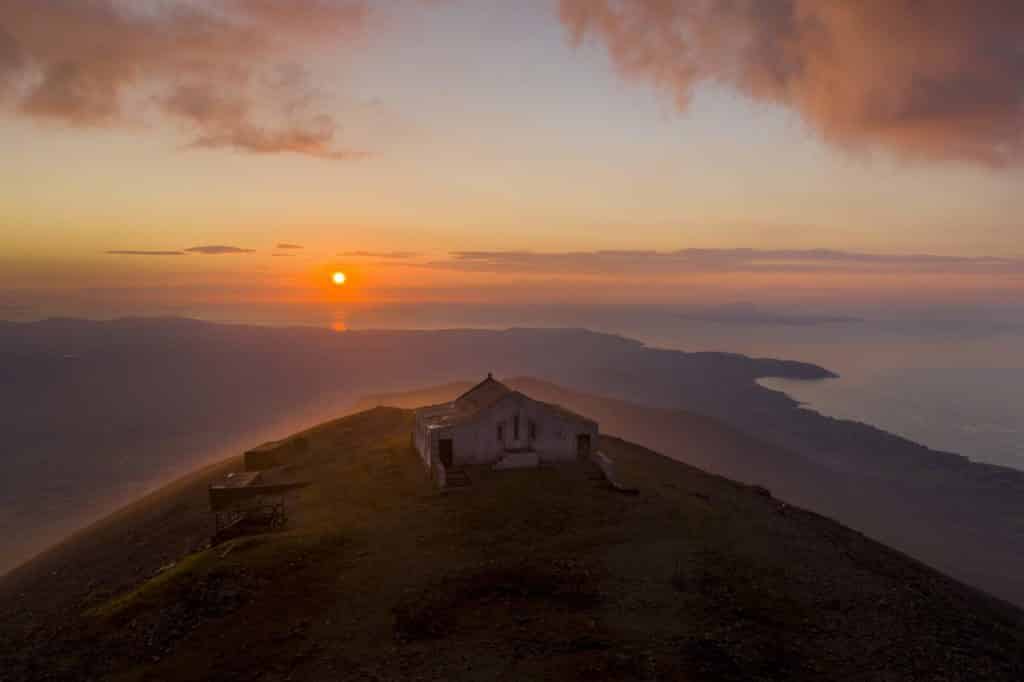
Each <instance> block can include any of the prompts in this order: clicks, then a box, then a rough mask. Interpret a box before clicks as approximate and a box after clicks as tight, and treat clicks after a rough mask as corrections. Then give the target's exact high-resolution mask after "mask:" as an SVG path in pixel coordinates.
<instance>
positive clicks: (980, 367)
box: [346, 306, 1024, 470]
mask: <svg viewBox="0 0 1024 682" xmlns="http://www.w3.org/2000/svg"><path fill="white" fill-rule="evenodd" d="M511 308H512V307H509V308H501V307H499V308H493V307H488V306H479V307H474V306H463V307H457V308H453V307H445V306H440V307H438V308H437V309H433V308H431V307H429V306H428V307H426V308H418V309H415V310H409V309H405V308H404V307H403V308H399V309H387V308H381V309H377V310H374V311H364V312H362V313H360V314H356V315H353V316H352V317H351V319H350V320H349V321H348V322H347V323H346V328H349V329H360V328H398V327H415V328H422V329H436V328H447V327H483V328H505V327H508V326H541V327H546V326H558V327H562V326H572V327H583V328H587V329H591V330H594V331H601V332H607V333H612V334H618V335H621V336H626V337H629V338H633V339H636V340H638V341H642V342H644V343H646V344H648V345H650V346H655V347H659V348H670V349H676V350H683V351H722V352H733V353H741V354H744V355H749V356H753V357H772V358H782V359H788V360H800V361H804V362H811V363H814V364H817V365H821V366H822V367H825V368H826V369H829V370H831V371H832V372H834V373H836V374H838V375H839V377H838V378H835V379H824V380H815V381H801V380H791V379H763V380H761V384H762V385H763V386H765V387H767V388H770V389H774V390H778V391H783V392H784V393H786V394H788V395H789V396H790V397H792V398H793V399H794V400H797V401H799V402H800V403H801V404H802V406H803V407H804V409H809V410H815V411H817V412H820V413H822V414H825V415H828V416H832V417H836V418H841V419H850V420H854V421H859V422H864V423H867V424H871V425H873V426H876V427H878V428H881V429H884V430H886V431H889V432H891V433H895V434H898V435H900V436H904V437H906V438H909V439H910V440H913V441H916V442H918V443H921V444H923V445H926V446H928V447H930V448H933V449H936V450H944V451H947V452H955V453H958V454H961V455H964V456H966V457H969V458H970V459H972V460H975V461H980V462H987V463H990V464H997V465H1001V466H1006V467H1012V468H1016V469H1021V470H1024V324H1018V323H1015V322H1013V321H1007V320H1003V319H999V318H998V317H995V318H993V316H991V315H986V316H978V317H974V318H972V317H969V316H967V315H960V316H959V319H957V315H956V314H955V311H951V312H949V313H947V314H946V315H943V314H941V313H940V314H937V313H935V312H929V313H927V314H922V315H921V316H920V317H917V318H915V317H906V316H899V317H897V316H892V315H890V316H888V317H878V318H871V317H849V318H846V317H843V316H813V315H811V316H806V317H801V316H794V315H772V314H765V313H761V312H758V313H757V314H747V313H748V312H750V311H746V310H745V309H743V310H740V311H739V312H738V313H737V312H736V311H733V310H732V309H731V308H729V309H726V311H725V314H722V311H721V310H718V309H711V310H705V311H703V312H701V311H697V312H694V311H693V310H688V309H684V311H683V312H682V313H680V312H679V309H678V308H672V307H662V306H551V307H547V306H520V307H514V308H515V309H511Z"/></svg>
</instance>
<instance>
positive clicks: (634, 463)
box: [0, 408, 1024, 680]
mask: <svg viewBox="0 0 1024 682" xmlns="http://www.w3.org/2000/svg"><path fill="white" fill-rule="evenodd" d="M411 424H412V415H411V413H410V412H407V411H403V410H399V409H386V408H380V409H375V410H371V411H368V412H363V413H360V414H357V415H354V416H352V417H347V418H344V419H341V420H337V421H335V422H331V423H328V424H325V425H323V426H321V427H318V428H316V429H313V430H311V431H309V432H305V433H304V434H303V435H304V436H305V438H306V439H307V440H308V442H309V443H310V452H311V454H310V456H309V459H308V460H307V461H306V462H305V463H304V464H303V469H304V472H305V475H307V476H308V477H309V478H310V479H311V480H312V481H313V485H311V486H310V487H309V488H307V489H305V490H304V491H302V492H301V493H300V494H299V496H298V499H297V500H296V501H295V502H294V504H293V505H292V519H291V523H290V524H289V526H288V527H287V528H286V530H285V531H283V532H280V533H275V534H270V535H264V536H258V537H252V538H243V539H239V540H235V541H232V542H229V543H227V544H223V545H219V546H217V547H213V548H205V547H204V546H203V544H202V538H203V537H204V536H205V535H206V534H207V533H208V532H209V530H210V528H209V526H210V521H209V519H208V518H206V516H205V514H204V508H205V485H206V484H207V482H208V481H209V480H211V479H212V478H213V477H215V476H216V475H219V474H222V473H223V472H224V471H226V470H228V469H230V468H232V467H233V466H237V462H227V463H225V464H224V465H220V466H219V467H215V468H213V469H208V470H205V471H203V472H199V473H197V474H195V475H193V476H192V477H190V478H189V479H186V480H183V481H180V482H178V483H176V484H175V485H174V486H172V487H171V488H169V489H166V490H164V491H161V492H160V493H159V494H157V495H154V496H151V497H149V498H147V499H145V500H142V501H140V502H138V503H136V504H135V505H132V506H131V507H130V508H127V509H125V510H123V511H122V512H121V513H119V514H117V515H115V516H114V517H112V518H110V519H107V520H106V521H104V522H103V523H101V524H98V525H97V526H95V527H93V528H91V529H88V530H87V531H84V532H82V533H80V534H78V535H77V536H76V537H75V538H73V539H72V540H71V541H69V542H67V543H65V544H63V545H61V546H59V547H57V548H55V549H54V550H51V551H50V552H48V553H46V554H44V555H43V556H41V557H39V558H37V559H36V560H34V561H32V562H30V563H29V564H27V565H26V566H23V567H21V568H20V569H18V570H16V571H15V572H13V573H12V574H11V575H9V576H7V577H6V578H5V579H3V580H2V581H0V628H2V630H0V663H2V664H0V671H3V673H0V675H7V676H8V677H9V679H18V680H42V679H88V678H100V677H102V678H104V679H112V680H205V679H285V678H288V677H289V676H290V677H291V679H314V680H318V679H367V680H369V679H409V678H414V679H494V678H496V677H504V678H506V679H541V678H547V679H550V678H555V677H558V678H563V679H654V678H659V679H755V680H756V679H858V680H860V679H886V680H892V679H979V678H985V679H1007V680H1010V679H1020V678H1021V675H1022V674H1024V655H1022V653H1021V652H1022V651H1024V646H1022V645H1024V627H1022V626H1024V615H1022V613H1021V612H1020V611H1018V610H1016V609H1015V608H1013V607H1010V606H1008V605H1005V604H1003V603H1001V602H998V601H996V600H993V599H991V598H988V597H986V596H984V595H982V594H980V593H978V592H976V591H975V590H973V589H971V588H968V587H965V586H963V585H961V584H959V583H957V582H955V581H953V580H951V579H948V578H946V577H944V576H942V575H940V574H938V573H936V572H934V571H932V570H930V569H928V568H927V567H925V566H923V565H921V564H919V563H917V562H915V561H912V560H910V559H908V558H907V557H905V556H904V555H902V554H900V553H898V552H895V551H893V550H891V549H888V548H886V547H884V546H882V545H879V544H877V543H875V542H873V541H871V540H868V539H866V538H864V537H863V536H861V535H859V534H857V533H854V532H852V531H850V530H848V529H846V528H843V527H842V526H840V525H838V524H836V523H834V522H832V521H830V520H828V519H825V518H823V517H820V516H817V515H815V514H811V513H808V512H805V511H802V510H799V509H796V508H794V507H791V506H788V505H786V504H785V503H783V502H780V501H778V500H776V499H774V498H772V497H771V496H768V495H766V494H765V492H764V491H763V490H758V489H755V488H750V487H748V486H744V485H740V484H737V483H733V482H731V481H728V480H725V479H722V478H718V477H715V476H712V475H709V474H705V473H703V472H701V471H699V470H697V469H694V468H691V467H688V466H686V465H683V464H680V463H678V462H674V461H672V460H669V459H667V458H665V457H662V456H660V455H657V454H655V453H653V452H651V451H648V450H645V449H643V448H640V447H638V446H635V445H631V444H629V443H627V442H624V441H620V440H617V439H615V438H609V437H605V438H603V439H602V442H601V447H602V448H603V449H604V450H605V451H606V452H607V453H609V454H610V455H611V456H613V457H614V458H615V460H616V463H617V467H618V471H619V475H620V477H621V478H622V479H623V481H624V482H625V483H627V484H629V485H631V486H635V487H637V488H638V489H639V490H640V494H639V495H636V496H626V495H621V494H618V493H615V492H614V491H612V490H610V489H608V488H607V487H605V486H603V485H601V484H600V482H599V481H595V480H593V479H592V478H591V477H590V476H589V475H588V470H587V469H586V468H585V467H582V466H568V467H563V468H552V469H544V470H534V471H518V472H506V473H503V474H492V475H489V476H484V477H483V478H479V477H478V478H477V479H476V480H475V481H474V485H473V486H472V487H471V488H470V489H468V490H466V491H464V492H461V493H459V494H452V495H441V494H439V493H437V492H436V491H435V490H434V489H433V488H432V487H431V485H430V484H429V482H428V481H427V479H426V476H425V475H424V473H423V471H422V467H421V465H420V463H419V460H418V458H417V456H416V454H415V453H414V452H413V451H412V450H411V448H410V446H409V432H410V429H411ZM171 557H173V559H170V558H171ZM170 560H173V561H174V562H175V563H174V564H173V565H172V566H168V564H169V563H170ZM161 567H164V570H162V571H159V572H158V569H160V568H161Z"/></svg>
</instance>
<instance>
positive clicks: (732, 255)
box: [425, 249, 1024, 276]
mask: <svg viewBox="0 0 1024 682" xmlns="http://www.w3.org/2000/svg"><path fill="white" fill-rule="evenodd" d="M425 266H426V267H432V268H440V269H449V270H462V271H469V272H501V273H540V274H566V275H631V276H638V275H640V276H642V275H652V276H665V275H673V274H686V273H702V272H720V273H722V272H822V273H825V272H870V271H876V272H936V273H945V272H948V273H983V274H984V273H993V274H1011V275H1018V276H1020V275H1024V260H1021V259H1014V258H994V257H979V258H971V257H960V256H935V255H928V254H910V255H884V254H869V253H857V252H848V251H836V250H828V249H812V250H760V249H683V250H679V251H626V250H624V251H578V252H565V253H537V252H533V251H456V252H453V253H452V254H451V258H450V259H449V260H443V261H433V262H431V263H427V264H425Z"/></svg>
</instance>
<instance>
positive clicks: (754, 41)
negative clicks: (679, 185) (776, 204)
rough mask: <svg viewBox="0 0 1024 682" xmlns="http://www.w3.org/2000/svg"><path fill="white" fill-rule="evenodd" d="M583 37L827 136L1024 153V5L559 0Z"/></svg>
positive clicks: (641, 72) (675, 87)
mask: <svg viewBox="0 0 1024 682" xmlns="http://www.w3.org/2000/svg"><path fill="white" fill-rule="evenodd" d="M560 13H561V18H562V21H563V22H564V24H565V25H566V26H567V28H568V30H569V33H570V35H571V37H572V39H573V40H574V41H576V42H579V41H582V40H584V39H585V38H586V37H587V36H589V35H593V36H595V37H597V38H599V39H600V40H602V41H603V42H604V43H605V45H606V46H607V48H608V51H609V53H610V55H611V57H612V59H613V61H614V63H615V65H616V66H617V68H618V69H619V71H620V72H621V73H622V74H623V75H624V76H626V77H628V78H637V79H641V80H644V81H648V82H650V83H653V84H654V85H655V86H657V87H659V88H661V89H663V90H666V91H667V92H669V93H671V94H672V95H673V96H674V97H675V99H676V101H677V103H678V104H679V106H680V107H681V108H683V107H686V105H687V103H688V102H689V100H690V97H691V96H692V94H693V91H694V88H695V87H696V86H698V85H700V84H702V83H716V84H723V85H726V86H730V87H733V88H736V89H737V90H739V91H740V92H742V93H744V94H746V95H747V96H749V97H752V98H754V99H756V100H761V101H765V102H771V103H774V104H779V105H782V106H785V107H789V108H791V109H793V110H795V111H797V112H798V113H799V114H800V115H801V116H802V117H803V118H804V120H805V121H807V122H808V123H809V124H810V125H811V126H813V127H814V128H815V129H817V130H818V131H819V132H820V133H821V134H822V135H823V136H824V137H825V138H826V139H827V140H829V141H830V142H833V143H836V144H839V145H843V146H848V147H868V148H871V147H880V148H886V149H889V150H892V151H894V152H896V153H897V154H899V155H901V156H904V157H909V158H925V159H955V160H965V161H971V162H980V163H984V164H989V165H993V166H1002V165H1010V164H1020V163H1021V162H1022V161H1024V49H1022V48H1021V34H1022V31H1024V2H1020V0H984V1H981V2H979V1H978V0H856V1H855V2H854V1H851V0H711V1H708V0H700V1H695V0H560Z"/></svg>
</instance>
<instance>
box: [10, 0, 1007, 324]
mask: <svg viewBox="0 0 1024 682" xmlns="http://www.w3.org/2000/svg"><path fill="white" fill-rule="evenodd" d="M173 6H177V8H178V9H179V10H182V9H183V8H184V11H179V12H174V13H171V12H165V11H163V10H165V9H166V8H167V7H173ZM977 7H978V5H976V4H975V3H972V2H968V1H967V0H955V1H951V2H950V1H946V2H942V3H939V2H937V0H936V1H935V2H926V3H920V2H917V3H915V2H911V1H910V0H898V1H897V2H886V3H882V2H874V1H869V2H865V3H859V4H857V5H856V6H851V5H849V4H844V3H837V2H832V1H831V0H823V1H822V2H810V0H784V1H782V2H779V3H772V4H760V3H723V4H715V3H710V4H707V5H701V6H700V7H699V8H697V6H694V5H692V3H685V2H681V1H680V2H674V1H671V0H670V1H669V2H658V3H652V2H649V1H648V0H625V1H624V2H619V3H610V2H604V1H603V0H595V1H594V2H589V1H588V2H576V1H575V0H525V1H524V2H522V3H503V2H499V1H498V0H486V1H484V2H468V1H459V0H448V1H438V2H430V3H424V2H418V1H414V0H396V2H393V3H387V4H386V5H385V4H382V3H372V2H362V1H361V0H323V1H322V2H317V3H312V4H309V3H306V4H295V3H283V2H280V3H279V2H274V1H272V2H248V0H239V1H236V2H230V3H229V2H226V1H225V0H209V1H203V0H187V1H186V0H172V1H171V2H167V3H163V4H159V3H154V2H148V0H147V1H143V2H127V1H125V0H97V1H96V2H93V3H87V4H76V3H48V2H47V3H39V2H35V1H34V0H13V1H12V2H8V3H4V5H3V7H2V8H0V27H3V28H2V29H0V144H2V146H3V149H4V150H5V153H4V154H3V155H0V227H2V230H0V247H2V249H0V306H3V307H0V318H2V317H4V316H5V315H6V314H7V313H4V310H8V311H10V310H15V309H16V310H18V311H20V312H18V315H20V316H32V315H45V314H52V313H53V312H54V311H56V310H58V309H59V311H60V312H62V313H67V312H71V313H74V312H76V311H79V312H81V314H93V313H92V312H91V311H94V310H96V309H97V307H99V308H102V309H103V310H104V311H106V312H109V313H110V314H117V313H118V311H120V310H125V311H127V310H131V311H136V310H138V309H140V308H141V309H143V310H145V309H146V308H145V307H146V305H147V304H148V303H149V304H152V305H153V306H154V309H159V310H163V309H165V307H167V306H170V308H171V309H175V310H179V309H183V310H188V309H189V306H191V305H193V304H202V303H208V302H211V301H214V302H232V303H239V304H244V303H246V302H253V303H257V302H268V301H275V302H281V303H284V302H289V301H293V302H296V303H309V302H318V303H338V304H353V303H374V302H384V301H415V300H450V301H467V300H470V301H495V302H504V301H520V302H528V301H535V302H548V301H591V302H612V301H614V302H628V301H637V302H654V301H657V302H673V301H678V302H695V301H710V302H728V301H732V300H760V301H772V302H779V303H794V302H806V301H815V302H820V303H822V304H829V303H844V302H851V301H878V300H885V299H887V298H893V299H894V300H896V299H898V300H909V299H913V300H917V301H919V302H922V303H933V302H943V301H950V300H952V301H958V302H966V303H971V302H977V303H1002V302H1007V301H1011V302H1012V301H1014V300H1016V299H1019V298H1020V294H1021V293H1022V291H1021V289H1022V288H1024V284H1022V277H1024V248H1022V246H1021V245H1022V244H1024V225H1022V224H1021V221H1020V216H1021V215H1024V195H1022V194H1021V193H1020V191H1019V187H1020V186H1021V183H1022V181H1024V176H1022V173H1021V163H1020V162H1021V159H1022V158H1024V153H1022V148H1021V140H1022V139H1024V130H1022V126H1024V124H1022V121H1024V114H1022V111H1021V104H1020V102H1021V101H1024V97H1022V93H1021V87H1022V86H1021V83H1022V82H1024V78H1022V76H1024V57H1021V56H1020V53H1019V50H1016V47H1015V46H1016V45H1017V41H1018V40H1019V30H1017V29H1019V27H1020V26H1021V25H1022V21H1024V14H1022V10H1021V9H1020V7H1021V6H1020V4H1019V3H1016V2H1014V1H1012V0H993V1H992V2H990V3H986V4H985V7H986V11H985V12H983V13H978V12H977ZM161 8H163V9H161ZM921 12H925V13H927V15H928V17H929V20H928V21H921V20H920V18H921V17H920V16H918V14H919V13H921ZM883 28H884V30H882V29H883ZM211 35H215V36H217V38H216V40H211V39H210V38H209V36H211ZM821 35H827V36H829V37H830V40H829V41H826V42H825V43H821V42H818V41H817V39H816V37H817V36H821ZM651 36H657V38H658V39H657V40H653V41H652V40H650V38H651ZM100 45H101V46H102V49H100V48H99V47H97V46H100ZM182 45H188V48H187V49H182V48H181V46H182ZM1000 45H1002V46H1005V47H1006V48H1007V49H1006V50H1002V51H1001V50H999V49H997V48H998V46H1000ZM282 243H286V244H292V245H295V246H301V247H302V248H297V249H277V248H276V246H277V245H278V244H282ZM206 246H230V247H233V248H232V249H228V250H227V251H228V252H227V253H223V252H213V253H211V252H210V250H208V249H202V248H200V249H199V250H198V251H191V252H189V251H188V250H189V249H194V248H196V247H206ZM741 248H749V249H754V250H755V251H754V254H755V255H754V257H751V258H745V257H737V256H736V254H735V252H734V250H735V249H741ZM694 249H703V250H708V251H707V252H706V253H703V252H702V255H700V256H699V257H696V256H694V255H693V253H694V252H693V251H692V250H694ZM821 249H825V250H829V251H831V252H841V253H842V254H845V255H843V256H840V257H837V256H836V255H835V254H833V255H828V254H825V255H823V254H822V253H820V252H819V251H818V250H821ZM179 251H181V252H183V255H141V253H142V252H161V253H169V252H179ZM215 251H216V250H215ZM609 251H614V252H624V253H623V254H620V255H619V256H612V257H609V256H607V254H605V255H602V254H604V253H605V252H609ZM114 252H117V253H114ZM465 252H474V253H476V252H482V253H483V254H484V255H482V256H481V255H480V253H477V255H476V256H473V255H470V256H468V257H467V256H466V255H465ZM520 252H532V255H529V256H525V257H524V256H521V254H520ZM650 252H655V254H654V255H653V256H652V255H651V254H650ZM779 252H786V256H787V257H785V258H781V259H780V257H779ZM680 253H682V254H684V255H680ZM460 254H462V255H460ZM488 254H489V255H488ZM517 254H520V255H517ZM685 254H690V255H689V256H687V255H685ZM920 254H930V255H933V256H940V257H942V258H940V259H928V258H924V257H922V256H921V255H920ZM993 256H996V257H998V258H997V259H995V260H985V257H993ZM780 260H781V261H782V262H779V261H780ZM335 270H343V271H344V272H346V274H348V275H349V277H350V279H349V283H348V284H347V285H346V286H345V287H341V288H339V287H334V286H333V285H331V283H330V273H332V272H333V271H335ZM55 302H57V303H60V304H61V305H59V306H58V305H55ZM129 303H130V304H131V305H128V304H129Z"/></svg>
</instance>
